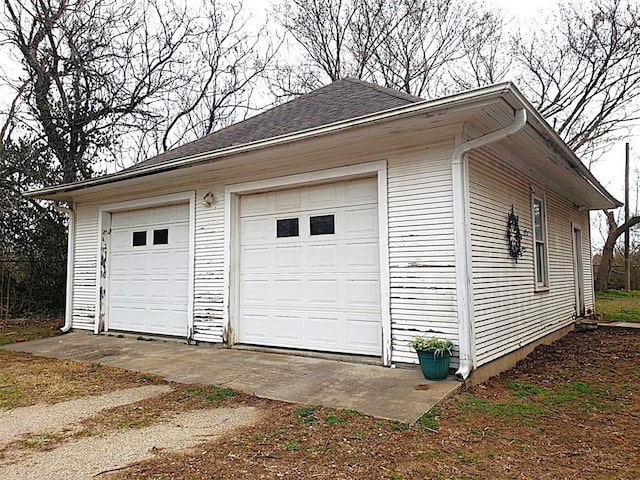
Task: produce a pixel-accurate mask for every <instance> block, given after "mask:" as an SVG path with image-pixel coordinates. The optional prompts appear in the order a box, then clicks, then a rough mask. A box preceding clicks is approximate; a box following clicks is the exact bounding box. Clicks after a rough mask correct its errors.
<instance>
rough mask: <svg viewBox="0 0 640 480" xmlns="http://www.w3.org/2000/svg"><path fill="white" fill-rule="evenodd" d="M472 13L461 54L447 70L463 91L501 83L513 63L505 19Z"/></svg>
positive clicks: (488, 14) (493, 14)
mask: <svg viewBox="0 0 640 480" xmlns="http://www.w3.org/2000/svg"><path fill="white" fill-rule="evenodd" d="M474 14H475V16H476V21H475V22H474V23H473V24H472V25H470V28H469V29H468V31H467V34H466V35H464V36H463V38H462V45H463V48H462V50H463V55H462V57H461V58H460V59H459V60H458V61H456V62H453V63H451V64H450V65H449V68H448V73H449V76H450V77H451V80H452V81H453V83H454V84H455V85H457V86H458V87H460V88H462V89H465V90H468V89H471V88H476V87H483V86H485V85H492V84H495V83H499V82H502V81H504V80H505V79H506V78H508V76H509V74H510V72H511V71H512V64H513V55H511V52H510V48H511V37H510V35H509V34H508V32H506V31H505V21H506V20H505V18H504V17H503V16H502V15H501V14H500V13H497V12H491V11H485V12H477V11H476V12H474Z"/></svg>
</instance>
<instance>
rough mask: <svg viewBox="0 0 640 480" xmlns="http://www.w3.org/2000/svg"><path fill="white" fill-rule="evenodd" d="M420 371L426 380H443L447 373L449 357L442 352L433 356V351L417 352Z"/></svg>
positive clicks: (447, 353)
mask: <svg viewBox="0 0 640 480" xmlns="http://www.w3.org/2000/svg"><path fill="white" fill-rule="evenodd" d="M417 353H418V359H419V360H420V369H421V370H422V374H423V375H424V378H426V379H427V380H444V379H445V378H447V374H448V373H449V364H450V363H451V355H450V354H449V352H444V353H443V354H442V355H438V356H434V355H433V350H418V352H417Z"/></svg>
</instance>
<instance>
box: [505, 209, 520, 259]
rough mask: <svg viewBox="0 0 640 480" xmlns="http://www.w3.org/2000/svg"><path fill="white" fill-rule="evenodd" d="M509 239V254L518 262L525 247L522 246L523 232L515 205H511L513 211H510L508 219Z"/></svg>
mask: <svg viewBox="0 0 640 480" xmlns="http://www.w3.org/2000/svg"><path fill="white" fill-rule="evenodd" d="M507 239H508V241H509V255H511V257H512V258H513V259H515V261H516V263H517V262H518V258H519V257H521V256H522V254H523V253H524V248H523V247H522V233H521V232H520V225H519V220H518V216H517V215H516V212H515V209H514V207H513V205H511V212H509V215H508V220H507Z"/></svg>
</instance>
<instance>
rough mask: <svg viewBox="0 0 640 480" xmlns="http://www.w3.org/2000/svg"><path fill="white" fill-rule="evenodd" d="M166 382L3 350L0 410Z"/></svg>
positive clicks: (117, 370)
mask: <svg viewBox="0 0 640 480" xmlns="http://www.w3.org/2000/svg"><path fill="white" fill-rule="evenodd" d="M160 383H164V381H163V380H162V379H161V378H159V377H156V376H155V375H149V374H141V373H137V372H130V371H127V370H124V369H121V368H113V367H107V366H104V365H101V364H99V363H83V362H75V361H72V360H59V359H54V358H44V357H34V356H32V355H29V354H26V353H14V352H9V351H5V350H0V408H14V407H24V406H27V405H33V404H36V403H56V402H61V401H63V400H68V399H70V398H75V397H80V396H83V395H94V394H99V393H106V392H110V391H113V390H117V389H120V388H128V387H134V386H136V385H144V384H160Z"/></svg>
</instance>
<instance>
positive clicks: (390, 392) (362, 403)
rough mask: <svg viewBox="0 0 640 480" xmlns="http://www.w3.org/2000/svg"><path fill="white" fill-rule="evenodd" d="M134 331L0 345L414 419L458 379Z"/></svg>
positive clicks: (278, 397)
mask: <svg viewBox="0 0 640 480" xmlns="http://www.w3.org/2000/svg"><path fill="white" fill-rule="evenodd" d="M137 338H138V337H137V336H136V335H126V336H125V337H124V338H118V337H116V336H107V335H97V336H96V335H93V334H91V333H89V332H72V333H68V334H66V335H63V336H61V337H53V338H46V339H42V340H35V341H32V342H26V343H19V344H14V345H8V346H6V347H3V348H6V349H7V350H13V351H18V352H27V353H32V354H34V355H40V356H45V357H54V358H66V359H72V360H82V361H86V362H99V363H101V364H103V365H109V366H114V367H121V368H126V369H128V370H136V371H140V372H149V373H154V374H156V375H160V376H161V377H163V378H166V379H167V380H171V381H175V382H180V383H205V384H211V385H217V386H224V387H231V388H234V389H236V390H239V391H242V392H246V393H252V394H254V395H257V396H258V397H264V398H270V399H273V400H281V401H285V402H293V403H302V404H311V405H323V406H326V407H336V408H351V409H354V410H358V411H360V412H363V413H367V414H370V415H375V416H378V417H383V418H388V419H392V420H400V421H403V422H414V421H415V420H417V419H418V418H419V417H420V416H421V415H422V414H423V413H424V412H426V411H427V410H429V409H430V408H431V407H433V406H434V405H435V404H436V403H438V402H439V401H440V400H442V399H443V398H445V397H446V396H448V395H450V394H451V393H452V392H454V391H455V390H456V389H458V388H459V387H460V386H461V385H462V384H461V383H460V382H458V381H457V380H454V379H447V380H444V381H441V382H430V381H427V380H425V379H424V378H423V377H422V374H421V372H420V370H419V368H418V367H409V368H384V367H381V366H378V365H366V364H362V363H354V362H351V361H342V360H334V359H322V358H311V357H302V356H294V355H286V354H281V353H271V352H264V351H255V350H244V349H242V350H241V349H235V348H234V349H229V348H223V347H220V346H203V345H200V346H193V345H186V344H185V343H183V342H180V341H177V340H162V339H160V340H158V339H156V340H153V341H143V340H137Z"/></svg>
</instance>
